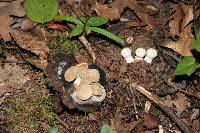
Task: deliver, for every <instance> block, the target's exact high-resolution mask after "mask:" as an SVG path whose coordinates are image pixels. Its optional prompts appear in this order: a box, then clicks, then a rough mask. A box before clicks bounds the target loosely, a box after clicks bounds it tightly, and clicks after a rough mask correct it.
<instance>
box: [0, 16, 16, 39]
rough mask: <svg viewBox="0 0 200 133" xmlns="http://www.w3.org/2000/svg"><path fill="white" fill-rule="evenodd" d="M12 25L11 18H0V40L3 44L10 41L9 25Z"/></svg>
mask: <svg viewBox="0 0 200 133" xmlns="http://www.w3.org/2000/svg"><path fill="white" fill-rule="evenodd" d="M13 23H14V20H13V18H11V17H9V16H0V39H1V38H2V39H3V40H4V41H5V42H7V41H11V36H10V33H11V32H12V30H11V28H10V25H11V24H13Z"/></svg>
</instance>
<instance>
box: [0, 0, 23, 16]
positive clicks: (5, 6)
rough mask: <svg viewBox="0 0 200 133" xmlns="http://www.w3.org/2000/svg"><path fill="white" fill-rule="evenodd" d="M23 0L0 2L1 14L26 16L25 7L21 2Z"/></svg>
mask: <svg viewBox="0 0 200 133" xmlns="http://www.w3.org/2000/svg"><path fill="white" fill-rule="evenodd" d="M1 1H2V0H1ZM22 1H23V0H14V1H12V2H10V1H4V2H0V16H2V15H3V16H10V15H12V16H17V17H23V16H25V11H24V8H23V7H22V5H21V3H22Z"/></svg>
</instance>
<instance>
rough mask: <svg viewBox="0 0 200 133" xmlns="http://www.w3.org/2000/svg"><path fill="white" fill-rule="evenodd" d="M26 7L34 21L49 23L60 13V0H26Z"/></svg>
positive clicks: (27, 13)
mask: <svg viewBox="0 0 200 133" xmlns="http://www.w3.org/2000/svg"><path fill="white" fill-rule="evenodd" d="M23 5H24V9H25V11H26V15H27V17H28V18H29V19H30V20H32V21H33V22H37V23H42V24H44V23H47V22H50V21H52V20H53V18H54V16H56V15H57V13H58V0H25V1H24V3H23Z"/></svg>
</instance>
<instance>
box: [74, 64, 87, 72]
mask: <svg viewBox="0 0 200 133" xmlns="http://www.w3.org/2000/svg"><path fill="white" fill-rule="evenodd" d="M76 68H77V69H78V71H85V70H87V69H88V64H87V63H80V64H77V65H76Z"/></svg>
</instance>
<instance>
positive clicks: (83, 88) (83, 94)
mask: <svg viewBox="0 0 200 133" xmlns="http://www.w3.org/2000/svg"><path fill="white" fill-rule="evenodd" d="M76 96H77V97H78V98H79V99H80V100H83V101H85V100H88V99H90V98H91V97H92V89H91V85H89V84H87V83H85V84H80V85H79V86H76Z"/></svg>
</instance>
